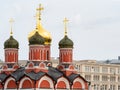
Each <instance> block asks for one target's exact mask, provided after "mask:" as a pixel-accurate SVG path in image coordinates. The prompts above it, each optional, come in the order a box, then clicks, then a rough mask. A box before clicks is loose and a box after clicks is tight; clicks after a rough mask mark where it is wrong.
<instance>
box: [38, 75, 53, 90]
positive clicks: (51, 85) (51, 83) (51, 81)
mask: <svg viewBox="0 0 120 90" xmlns="http://www.w3.org/2000/svg"><path fill="white" fill-rule="evenodd" d="M43 80H46V81H48V82H49V84H50V88H54V84H53V80H52V79H51V78H50V77H48V76H43V77H42V78H41V79H40V80H39V83H38V88H40V84H41V82H42V81H43Z"/></svg>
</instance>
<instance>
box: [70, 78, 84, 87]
mask: <svg viewBox="0 0 120 90" xmlns="http://www.w3.org/2000/svg"><path fill="white" fill-rule="evenodd" d="M75 82H80V83H81V85H82V89H85V83H84V81H83V80H82V79H81V78H79V77H78V78H76V79H75V80H74V81H73V84H74V83H75ZM72 88H73V86H72Z"/></svg>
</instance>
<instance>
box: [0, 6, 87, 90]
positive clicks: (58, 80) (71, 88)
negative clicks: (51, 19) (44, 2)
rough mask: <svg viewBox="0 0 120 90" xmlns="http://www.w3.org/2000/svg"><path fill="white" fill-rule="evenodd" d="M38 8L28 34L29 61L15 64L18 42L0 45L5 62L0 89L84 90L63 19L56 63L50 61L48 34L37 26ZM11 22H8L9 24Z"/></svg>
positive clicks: (7, 41) (40, 9)
mask: <svg viewBox="0 0 120 90" xmlns="http://www.w3.org/2000/svg"><path fill="white" fill-rule="evenodd" d="M42 10H43V7H42V6H41V5H40V6H39V8H37V11H36V28H35V29H34V30H33V31H32V32H30V34H29V35H28V41H29V59H28V61H27V63H26V65H25V67H23V66H20V65H19V63H18V54H19V53H18V50H19V43H18V41H17V40H16V39H14V37H13V32H12V28H11V33H10V37H9V39H8V40H6V41H5V43H4V52H5V63H4V64H3V65H2V68H1V69H0V89H3V90H4V89H5V90H6V89H10V90H14V89H15V90H16V89H17V90H22V89H29V90H36V89H37V90H39V89H40V90H88V84H89V83H88V82H87V81H86V80H85V79H84V78H83V77H82V76H80V75H79V74H77V71H76V68H75V67H74V65H73V59H72V56H73V45H74V43H73V41H72V40H71V39H69V37H68V35H67V26H66V24H67V22H68V20H67V18H65V19H64V24H65V35H64V37H63V39H62V40H60V41H59V44H58V45H59V64H58V66H57V67H56V68H54V67H52V63H51V61H50V47H51V41H52V38H51V35H50V33H49V32H48V31H46V30H45V29H44V28H43V27H42V24H41V11H42ZM11 22H12V21H11Z"/></svg>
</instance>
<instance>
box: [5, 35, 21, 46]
mask: <svg viewBox="0 0 120 90" xmlns="http://www.w3.org/2000/svg"><path fill="white" fill-rule="evenodd" d="M4 48H19V43H18V41H17V40H15V39H14V38H13V36H10V38H9V39H8V40H6V41H5V43H4Z"/></svg>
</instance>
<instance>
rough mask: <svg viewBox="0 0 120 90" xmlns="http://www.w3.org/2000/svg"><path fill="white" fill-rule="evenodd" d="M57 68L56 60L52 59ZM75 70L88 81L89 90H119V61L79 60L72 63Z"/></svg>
mask: <svg viewBox="0 0 120 90" xmlns="http://www.w3.org/2000/svg"><path fill="white" fill-rule="evenodd" d="M52 62H53V66H57V65H58V63H59V61H58V59H56V60H55V59H54V60H53V59H52ZM74 64H75V66H76V70H77V71H78V73H80V75H81V76H83V77H84V78H85V79H86V80H88V81H89V82H90V83H91V85H90V90H120V60H106V61H96V60H80V61H74Z"/></svg>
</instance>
